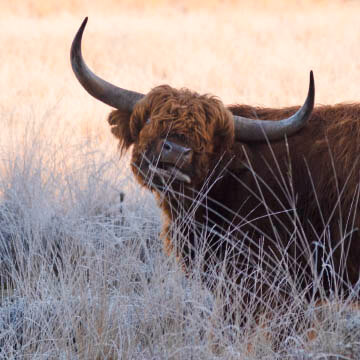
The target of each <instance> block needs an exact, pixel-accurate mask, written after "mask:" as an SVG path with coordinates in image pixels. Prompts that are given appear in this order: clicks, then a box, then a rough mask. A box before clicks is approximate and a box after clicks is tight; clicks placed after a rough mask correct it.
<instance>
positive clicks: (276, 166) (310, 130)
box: [108, 86, 360, 296]
mask: <svg viewBox="0 0 360 360" xmlns="http://www.w3.org/2000/svg"><path fill="white" fill-rule="evenodd" d="M297 109H298V107H289V108H284V109H270V108H256V107H251V106H244V105H234V106H230V107H225V106H224V105H223V104H222V102H221V101H220V100H219V99H217V98H215V97H212V96H208V95H198V94H196V93H193V92H191V91H189V90H187V89H182V90H175V89H173V88H171V87H170V86H159V87H156V88H154V89H153V90H152V91H151V92H150V93H149V94H148V95H147V96H146V97H145V98H143V100H141V101H140V102H139V103H138V104H137V105H136V106H135V109H134V111H133V113H132V114H128V113H124V112H121V111H119V110H116V111H113V112H112V113H111V114H110V116H109V120H108V121H109V123H110V125H112V132H113V134H114V135H115V136H116V137H117V138H118V139H119V146H120V149H121V150H122V151H123V150H126V149H128V148H129V147H130V146H131V145H134V147H133V150H132V170H133V172H134V174H135V177H136V179H137V180H138V181H139V183H140V184H142V185H144V186H146V187H148V188H149V189H151V190H152V191H154V193H155V194H156V196H157V199H158V202H159V206H160V207H161V208H162V210H163V214H164V217H165V221H164V228H163V233H164V236H165V239H166V240H165V247H166V249H167V251H172V250H175V251H176V253H177V255H178V256H179V257H180V258H181V259H182V261H183V264H184V267H185V268H186V269H187V270H190V269H191V267H192V266H194V265H198V261H200V259H199V257H198V255H199V253H200V252H201V253H202V255H203V257H202V262H201V264H202V269H203V273H204V279H205V281H206V282H207V283H208V284H209V285H210V286H211V287H213V286H214V284H216V281H215V278H216V274H218V273H219V272H220V271H223V269H224V268H225V272H226V275H227V276H228V278H229V279H233V280H235V282H236V283H237V284H240V283H243V282H244V281H247V280H246V276H244V275H247V276H250V274H252V273H254V271H255V270H256V269H258V268H259V265H260V266H261V272H262V275H261V276H262V277H263V278H264V279H266V277H268V279H266V280H265V281H264V282H265V283H266V282H267V283H268V284H273V285H274V282H272V280H271V278H272V277H274V276H275V275H274V270H278V269H279V267H283V268H284V269H288V270H289V269H290V272H291V274H292V276H293V281H294V283H293V284H287V285H286V286H284V288H283V291H285V292H286V287H287V286H288V287H289V286H296V287H298V288H299V289H306V290H307V293H308V294H310V295H311V294H312V289H313V288H312V286H313V285H312V284H313V280H314V276H317V275H318V276H319V277H320V278H321V282H322V284H323V287H322V288H323V289H325V291H326V292H327V293H329V292H330V291H334V290H340V291H345V292H346V291H347V290H348V288H347V284H351V285H354V284H355V283H356V282H357V281H358V279H359V267H360V262H359V259H360V237H359V233H358V228H359V226H360V214H359V213H358V207H359V204H358V195H359V191H358V184H359V174H360V164H359V154H360V152H359V147H360V105H359V104H352V105H351V104H349V105H348V104H339V105H334V106H318V107H316V108H315V109H314V110H313V113H312V115H311V118H310V119H309V121H308V124H307V125H306V126H305V127H304V128H303V129H302V130H300V131H299V132H298V133H296V134H295V135H293V136H291V137H289V138H288V139H286V140H285V139H284V140H281V141H276V142H272V143H268V142H266V141H263V142H248V143H246V142H243V143H241V142H238V141H235V138H234V124H233V118H232V114H236V115H241V116H245V117H248V118H258V119H268V120H278V119H282V118H285V117H288V116H290V115H292V114H293V113H294V112H295V111H296V110H297ZM163 138H167V139H171V140H172V141H176V142H177V143H180V144H182V145H184V146H187V147H190V148H192V149H193V151H194V156H193V158H192V163H191V166H190V167H189V168H188V169H187V172H188V174H189V175H190V176H191V179H192V183H191V185H186V184H183V183H179V182H177V181H174V182H170V183H169V184H168V185H167V186H164V184H163V183H162V182H161V181H159V179H157V177H156V176H153V174H151V173H150V172H149V171H148V163H149V162H151V163H154V162H156V159H157V158H158V156H159V154H158V153H157V152H156V150H155V149H156V148H157V146H156V145H157V143H158V142H159V141H160V140H161V139H163ZM152 176H153V177H152ZM329 266H331V268H332V269H334V270H335V271H332V272H329V271H328V269H329ZM254 269H255V270H254ZM275 272H276V271H275ZM335 273H336V276H334V274H335ZM274 281H275V280H274ZM250 282H251V281H250ZM255 282H256V281H254V282H253V284H252V285H251V286H255V285H254V284H255ZM294 284H295V285H294ZM253 290H255V291H260V292H261V294H262V296H263V295H264V294H265V292H266V291H267V287H266V286H261V287H260V288H258V286H257V285H256V286H255V288H253Z"/></svg>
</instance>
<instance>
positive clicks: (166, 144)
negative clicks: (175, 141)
mask: <svg viewBox="0 0 360 360" xmlns="http://www.w3.org/2000/svg"><path fill="white" fill-rule="evenodd" d="M164 150H166V151H171V150H172V146H171V145H170V144H169V143H168V142H165V143H164Z"/></svg>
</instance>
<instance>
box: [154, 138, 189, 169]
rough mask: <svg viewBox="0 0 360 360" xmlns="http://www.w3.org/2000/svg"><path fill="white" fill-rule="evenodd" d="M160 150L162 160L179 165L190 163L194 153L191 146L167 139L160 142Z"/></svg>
mask: <svg viewBox="0 0 360 360" xmlns="http://www.w3.org/2000/svg"><path fill="white" fill-rule="evenodd" d="M158 152H159V153H160V161H162V162H166V163H171V164H173V165H175V164H176V165H179V166H183V165H184V164H186V163H190V162H191V160H192V154H193V151H192V149H191V148H188V147H186V146H183V145H180V144H177V143H175V142H174V141H171V140H165V139H163V140H161V141H160V142H159V144H158Z"/></svg>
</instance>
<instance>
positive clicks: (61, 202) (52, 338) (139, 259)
mask: <svg viewBox="0 0 360 360" xmlns="http://www.w3.org/2000/svg"><path fill="white" fill-rule="evenodd" d="M49 116H50V118H51V117H52V116H53V114H52V113H50V114H49ZM52 131H53V130H52V129H51V127H49V128H47V127H46V126H44V124H43V123H41V122H40V123H39V124H36V123H34V122H33V121H31V120H29V122H28V123H27V124H26V126H25V127H24V129H23V130H19V129H17V130H16V133H13V132H12V126H11V125H9V126H8V128H6V129H4V131H3V134H2V135H3V136H4V138H7V139H8V140H9V139H10V138H11V141H10V140H9V141H8V142H7V143H6V145H5V146H2V147H1V148H0V154H1V157H0V159H1V161H0V166H1V171H2V173H1V174H2V176H1V182H0V193H1V203H0V245H1V282H2V296H1V307H0V349H1V351H2V352H1V353H0V354H1V356H2V357H4V358H10V359H15V358H16V359H17V358H21V357H25V358H31V359H36V358H42V359H43V358H47V359H48V358H54V359H55V358H64V359H68V358H74V359H77V358H79V359H89V358H98V359H104V358H107V359H115V358H121V359H142V358H144V359H168V358H169V359H170V358H171V359H189V358H193V359H211V358H214V359H216V358H219V359H239V358H241V359H265V358H266V359H269V358H271V359H276V358H279V359H283V358H289V359H294V358H295V359H312V358H321V356H325V355H326V354H338V355H342V356H344V357H343V358H351V359H355V358H356V356H357V354H358V351H359V341H360V313H359V312H358V311H357V309H355V308H354V306H352V304H351V303H350V302H348V303H346V302H345V303H343V302H341V303H340V301H341V299H339V298H336V297H335V299H333V303H332V304H330V305H329V304H327V303H324V304H322V305H321V306H320V305H318V304H317V300H314V301H310V302H309V301H307V300H306V299H305V296H304V294H303V293H302V292H301V291H299V290H298V289H297V288H296V287H294V289H293V290H292V292H291V296H290V300H289V301H287V302H286V303H284V305H283V306H282V307H279V308H278V309H275V311H274V309H271V303H272V301H273V299H272V298H271V296H276V293H277V286H278V284H279V279H280V277H281V281H282V283H284V282H287V281H288V282H289V283H290V282H291V279H290V275H289V273H287V272H286V268H283V267H281V266H280V267H278V268H277V272H278V273H277V274H275V272H274V273H273V274H272V275H271V278H270V277H269V278H268V279H266V275H264V274H261V273H255V274H254V276H255V277H257V279H258V281H268V282H269V281H270V282H271V281H273V285H271V283H270V287H271V288H272V290H273V291H272V292H271V294H272V295H268V297H267V298H261V299H260V298H258V297H257V295H256V294H253V296H252V297H251V301H250V305H249V304H247V305H246V307H244V305H243V304H242V302H241V299H242V295H241V294H242V291H244V293H243V294H245V293H246V292H245V291H246V286H245V283H246V282H245V283H244V288H243V289H241V287H240V289H238V291H239V292H238V297H237V299H236V300H235V301H234V300H231V301H232V303H231V304H232V305H231V306H232V307H231V310H230V311H234V312H235V313H236V319H235V322H234V323H229V322H226V321H224V317H223V310H222V309H223V308H224V306H226V305H227V304H229V302H230V300H229V298H228V297H227V294H226V295H225V296H223V295H222V292H221V286H219V291H218V292H217V291H215V293H210V292H209V291H208V290H207V289H206V288H205V287H204V286H203V285H202V283H201V281H200V278H201V273H200V269H197V268H195V270H194V272H193V274H192V275H191V276H190V278H186V277H185V275H184V273H183V272H182V270H181V268H180V266H179V264H178V263H177V262H176V259H174V258H172V257H167V256H165V255H164V254H163V252H162V244H161V240H160V238H159V232H160V226H161V220H160V213H159V210H158V208H157V206H156V205H155V203H154V199H153V198H152V196H151V195H150V193H148V192H147V191H144V190H143V189H141V188H139V187H138V186H137V184H136V183H134V180H133V178H132V176H131V174H130V173H129V170H128V167H127V166H124V165H123V164H124V162H126V161H127V160H128V159H124V160H122V161H119V159H118V155H117V154H116V153H111V152H110V153H109V152H108V151H106V148H104V146H103V145H102V144H100V143H98V142H96V141H85V142H83V143H71V141H69V140H68V136H69V135H68V134H66V130H64V129H63V130H62V131H63V136H60V137H57V138H56V140H54V139H52V138H51V136H50V133H51V132H52ZM11 134H12V135H11ZM58 135H61V134H58ZM61 139H62V140H61ZM205 236H207V235H205ZM229 236H230V235H229ZM227 240H229V239H227ZM199 259H201V254H200V256H199ZM216 276H217V277H218V278H217V280H218V282H219V284H220V285H222V284H226V286H229V285H230V284H229V280H228V279H226V278H224V277H223V275H222V273H221V271H220V272H217V274H216ZM270 279H271V280H270ZM314 279H315V278H314ZM324 301H325V299H324ZM259 302H262V304H263V305H264V304H265V305H264V306H263V308H268V309H269V310H271V311H268V312H267V313H266V314H265V315H264V316H263V317H262V318H261V319H260V320H259V319H255V318H254V315H255V314H254V312H253V309H255V308H256V307H257V305H258V304H259ZM269 314H270V315H269ZM244 319H245V323H244ZM281 334H282V335H281ZM284 334H285V335H284ZM315 334H316V335H315ZM279 339H281V341H279Z"/></svg>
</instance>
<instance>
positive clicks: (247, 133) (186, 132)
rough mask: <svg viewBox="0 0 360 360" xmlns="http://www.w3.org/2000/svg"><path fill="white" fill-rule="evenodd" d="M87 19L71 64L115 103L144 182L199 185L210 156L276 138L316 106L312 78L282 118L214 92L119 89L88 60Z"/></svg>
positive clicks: (95, 91)
mask: <svg viewBox="0 0 360 360" xmlns="http://www.w3.org/2000/svg"><path fill="white" fill-rule="evenodd" d="M86 22H87V18H86V19H85V20H84V21H83V23H82V25H81V27H80V29H79V30H78V32H77V34H76V36H75V38H74V41H73V44H72V47H71V64H72V68H73V70H74V73H75V75H76V77H77V78H78V80H79V81H80V83H81V84H82V85H83V87H84V88H85V89H86V90H87V91H88V92H89V93H90V94H91V95H92V96H94V97H95V98H97V99H98V100H101V101H103V102H104V103H106V104H108V105H110V106H113V107H115V108H116V109H117V110H114V111H113V112H112V113H111V114H110V116H109V120H108V121H109V123H110V125H111V126H112V133H113V134H114V135H115V136H116V137H117V138H118V139H119V143H120V148H121V150H126V149H127V148H129V147H130V146H131V145H134V148H133V155H132V166H133V170H134V173H135V175H136V176H137V177H138V180H139V181H140V182H141V183H143V184H148V183H149V182H150V180H151V183H153V184H154V183H155V184H156V183H159V184H160V183H162V182H163V181H164V180H166V181H167V182H169V181H176V182H181V183H184V184H191V185H192V186H194V185H196V183H197V182H201V181H203V180H204V178H205V177H206V175H207V174H208V172H209V170H210V167H211V165H213V164H212V162H211V160H212V159H214V157H216V156H221V155H222V154H223V153H224V152H225V151H226V150H227V149H229V148H231V146H232V145H233V142H234V140H237V141H243V142H252V141H264V140H266V139H267V140H269V141H273V140H278V139H281V138H283V137H284V135H287V136H290V135H292V134H294V133H295V132H297V131H298V130H299V129H300V128H301V127H303V126H304V124H305V123H306V121H307V119H308V118H309V117H310V114H311V112H312V109H313V106H314V92H315V90H314V79H313V74H312V72H311V73H310V86H309V92H308V96H307V99H306V101H305V103H304V105H303V106H302V107H301V108H300V109H299V110H298V111H297V112H296V113H295V114H294V115H293V116H291V117H289V118H287V119H283V120H280V121H267V120H254V119H248V118H243V117H240V116H236V115H232V114H231V113H230V112H229V110H227V109H226V107H225V106H224V105H223V103H222V102H221V101H220V100H219V99H217V98H216V97H213V96H208V95H199V94H197V93H194V92H191V91H189V90H187V89H182V90H176V89H173V88H172V87H170V86H168V85H163V86H158V87H156V88H154V89H152V90H151V91H150V92H149V93H148V94H147V95H143V94H140V93H137V92H134V91H129V90H125V89H121V88H119V87H117V86H115V85H112V84H110V83H108V82H107V81H104V80H102V79H101V78H99V77H98V76H97V75H95V74H94V73H93V72H92V71H91V70H90V69H89V68H88V67H87V66H86V64H85V62H84V60H83V58H82V54H81V39H82V34H83V31H84V28H85V25H86Z"/></svg>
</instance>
